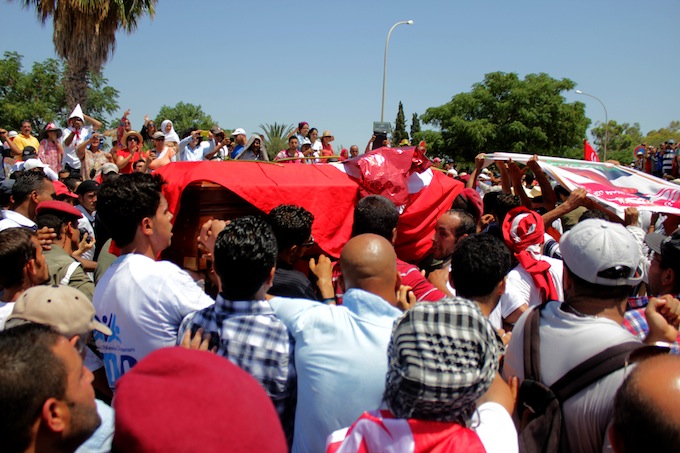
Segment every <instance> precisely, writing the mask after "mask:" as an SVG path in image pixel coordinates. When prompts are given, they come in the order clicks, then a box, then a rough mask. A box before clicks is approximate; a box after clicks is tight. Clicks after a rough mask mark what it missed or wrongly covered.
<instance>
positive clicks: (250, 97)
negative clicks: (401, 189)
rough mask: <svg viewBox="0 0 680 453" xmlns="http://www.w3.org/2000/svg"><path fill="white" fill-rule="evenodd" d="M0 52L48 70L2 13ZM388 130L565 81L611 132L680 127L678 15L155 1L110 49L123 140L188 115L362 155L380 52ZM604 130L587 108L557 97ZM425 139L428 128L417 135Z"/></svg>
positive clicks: (475, 5)
mask: <svg viewBox="0 0 680 453" xmlns="http://www.w3.org/2000/svg"><path fill="white" fill-rule="evenodd" d="M0 5H1V6H0V15H1V16H2V17H3V21H2V26H1V27H0V42H1V43H2V45H1V47H2V50H3V51H5V50H12V51H17V52H19V53H20V54H22V55H24V65H25V67H30V65H31V64H32V63H33V62H34V61H42V60H44V59H46V58H49V57H54V56H55V54H54V50H53V44H52V25H51V23H49V24H47V25H46V26H45V27H44V28H43V27H41V25H40V24H39V22H38V21H37V19H36V16H35V12H34V11H33V10H26V9H22V8H20V7H19V5H18V2H12V3H7V2H2V3H0ZM407 19H413V20H414V21H415V24H414V25H411V26H407V25H401V26H399V27H397V28H396V29H395V31H394V32H393V33H392V38H391V40H390V50H389V56H388V62H387V95H386V103H385V104H386V105H385V120H386V121H391V122H394V119H395V117H396V113H397V106H398V103H399V101H400V100H401V101H402V102H403V104H404V111H405V113H406V118H407V128H408V127H410V119H411V116H412V114H413V113H414V112H415V113H418V114H422V113H423V112H424V111H425V110H426V109H427V108H428V107H432V106H438V105H441V104H444V103H446V102H448V101H449V100H450V99H451V97H452V96H454V95H455V94H458V93H460V92H466V91H469V90H470V87H471V85H472V84H474V83H476V82H479V81H481V80H482V79H483V77H484V74H486V73H489V72H493V71H504V72H516V73H518V74H519V75H520V77H523V76H524V75H526V74H529V73H538V72H545V73H547V74H549V75H550V76H552V77H555V78H563V77H566V78H569V79H571V80H573V81H575V82H576V84H577V88H578V89H580V90H582V91H584V92H587V93H590V94H592V95H594V96H597V97H598V98H599V99H601V100H602V102H604V104H605V105H606V107H607V110H608V113H609V119H610V120H616V121H618V122H629V123H635V122H637V123H640V126H641V128H642V132H643V133H647V132H648V131H650V130H652V129H658V128H661V127H665V126H667V125H668V123H669V122H670V121H672V120H680V95H679V93H678V89H679V87H680V55H679V54H678V49H680V1H678V0H646V1H640V0H587V1H586V0H571V1H565V0H562V1H545V0H516V1H507V0H477V1H473V2H458V1H443V0H442V1H427V0H423V1H420V2H414V1H408V2H407V1H403V0H392V1H371V0H363V1H356V0H346V1H334V2H328V1H319V2H309V3H306V4H305V3H302V4H300V3H296V2H285V1H280V0H251V1H249V2H232V1H220V0H213V1H208V0H193V1H172V2H170V1H166V0H160V1H159V2H158V4H157V11H156V17H155V19H154V20H153V21H151V20H148V19H145V20H143V21H142V22H141V23H140V26H139V29H138V30H137V31H136V32H135V33H133V34H131V35H125V34H123V33H120V34H119V35H118V39H117V46H116V51H115V53H114V55H113V57H112V58H111V59H110V61H109V62H108V63H107V64H106V66H105V67H104V76H105V77H107V78H108V80H109V84H110V85H111V86H113V87H115V88H117V89H118V90H119V91H120V97H119V99H118V102H119V105H120V113H122V112H123V111H124V110H125V109H126V108H130V109H131V111H132V114H131V120H132V124H133V127H135V128H141V125H142V122H143V117H144V114H149V115H150V116H151V117H155V116H156V114H157V113H158V110H159V108H160V107H161V106H162V105H164V104H165V105H171V106H172V105H175V104H176V103H177V102H179V101H184V102H190V103H194V104H200V105H201V106H202V107H203V110H204V111H205V112H206V113H208V114H210V115H211V116H212V117H213V118H214V119H215V120H217V121H218V122H219V124H220V125H221V126H222V127H224V128H230V129H233V128H236V127H243V128H245V129H246V131H248V132H249V133H251V132H256V131H259V127H258V125H259V124H261V123H273V122H278V123H287V124H293V123H297V122H299V121H307V122H309V123H310V124H311V126H312V127H317V128H318V129H319V130H320V131H323V130H324V129H329V130H330V131H331V132H332V133H333V134H334V135H335V137H336V140H335V142H334V143H333V145H334V146H335V147H337V146H340V145H342V146H345V147H349V146H350V145H352V144H357V145H359V147H360V149H363V147H364V146H365V144H366V142H367V141H368V139H369V138H370V136H371V130H372V124H373V121H378V120H379V119H380V103H381V89H382V72H383V52H384V49H385V38H386V36H387V32H388V30H389V29H390V27H391V26H392V25H393V24H394V23H396V22H397V21H400V20H407ZM566 99H567V101H568V102H573V101H581V102H584V103H585V104H586V114H587V116H588V117H589V118H590V119H591V120H592V124H593V125H594V124H595V123H596V122H598V121H600V122H604V110H603V109H602V106H601V105H600V104H599V103H598V102H597V101H596V100H594V99H592V98H589V97H585V96H582V95H578V94H575V93H573V92H571V93H567V94H566ZM426 127H427V126H424V128H426Z"/></svg>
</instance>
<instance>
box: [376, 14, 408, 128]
mask: <svg viewBox="0 0 680 453" xmlns="http://www.w3.org/2000/svg"><path fill="white" fill-rule="evenodd" d="M404 24H405V25H413V21H412V20H402V21H401V22H397V23H396V24H394V25H392V28H390V31H389V33H387V40H386V41H385V60H384V61H383V90H382V109H381V110H380V122H381V123H382V122H383V121H385V79H386V78H387V47H388V46H389V44H390V35H391V34H392V30H394V29H395V28H397V26H399V25H404Z"/></svg>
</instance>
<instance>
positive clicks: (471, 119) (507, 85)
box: [421, 72, 590, 161]
mask: <svg viewBox="0 0 680 453" xmlns="http://www.w3.org/2000/svg"><path fill="white" fill-rule="evenodd" d="M574 86H575V84H574V82H572V81H571V80H569V79H562V80H557V79H553V78H552V77H550V76H549V75H547V74H543V73H541V74H529V75H527V76H526V77H525V78H524V79H523V80H520V79H519V77H518V76H517V74H514V73H503V72H492V73H489V74H486V75H485V76H484V80H483V81H482V82H480V83H476V84H474V85H473V86H472V91H470V92H469V93H460V94H457V95H455V96H454V97H453V98H452V99H451V101H450V102H448V103H446V104H444V105H441V106H439V107H431V108H429V109H427V111H426V112H425V114H424V115H422V116H421V120H422V121H423V122H424V123H427V124H432V125H434V126H436V127H437V128H438V129H440V130H441V132H442V138H443V140H444V146H445V147H446V148H447V149H449V150H456V152H457V153H458V154H460V156H461V157H462V158H463V159H465V160H470V161H471V160H473V159H474V156H475V155H476V154H477V153H479V152H492V151H510V152H517V153H542V154H549V155H560V154H562V153H564V152H565V151H567V150H568V149H571V148H573V147H575V146H579V144H581V143H582V140H583V137H585V133H586V128H587V127H588V125H589V124H590V120H588V119H587V118H586V116H585V109H584V104H583V103H581V102H574V103H571V104H569V103H566V100H565V98H564V97H563V96H562V94H561V93H562V92H564V91H569V90H571V89H573V88H574Z"/></svg>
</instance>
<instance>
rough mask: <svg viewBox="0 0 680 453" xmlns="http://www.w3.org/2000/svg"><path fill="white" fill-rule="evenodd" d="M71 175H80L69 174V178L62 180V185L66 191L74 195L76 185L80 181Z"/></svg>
mask: <svg viewBox="0 0 680 453" xmlns="http://www.w3.org/2000/svg"><path fill="white" fill-rule="evenodd" d="M73 174H77V175H80V173H69V176H68V177H66V178H64V185H65V186H66V187H68V190H70V191H71V192H74V193H75V191H76V189H77V188H78V183H79V182H80V181H82V179H81V178H79V177H76V176H71V175H73Z"/></svg>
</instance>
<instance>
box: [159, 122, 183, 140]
mask: <svg viewBox="0 0 680 453" xmlns="http://www.w3.org/2000/svg"><path fill="white" fill-rule="evenodd" d="M168 124H170V132H165V126H167V125H168ZM160 131H161V132H162V133H163V134H164V135H165V141H166V142H175V143H179V135H177V132H175V126H174V125H173V124H172V121H170V120H164V121H163V122H162V123H161V129H160Z"/></svg>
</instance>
